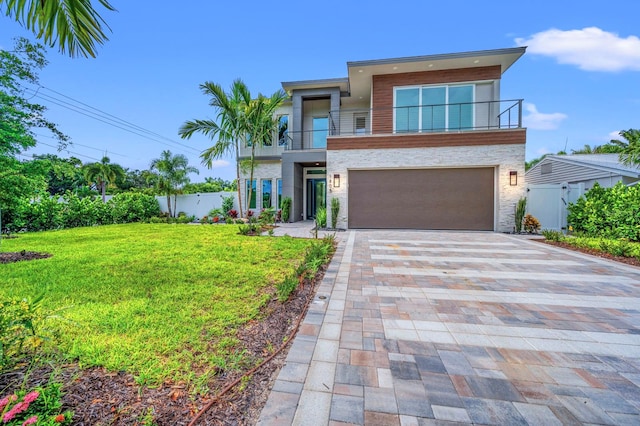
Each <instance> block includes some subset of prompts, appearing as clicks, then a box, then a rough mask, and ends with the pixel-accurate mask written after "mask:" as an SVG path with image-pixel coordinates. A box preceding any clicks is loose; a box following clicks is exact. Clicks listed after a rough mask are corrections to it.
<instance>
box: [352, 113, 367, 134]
mask: <svg viewBox="0 0 640 426" xmlns="http://www.w3.org/2000/svg"><path fill="white" fill-rule="evenodd" d="M353 126H354V129H353V130H354V132H353V133H354V134H356V135H364V134H366V133H367V116H366V115H354V117H353Z"/></svg>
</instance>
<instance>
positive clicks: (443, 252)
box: [259, 231, 640, 425]
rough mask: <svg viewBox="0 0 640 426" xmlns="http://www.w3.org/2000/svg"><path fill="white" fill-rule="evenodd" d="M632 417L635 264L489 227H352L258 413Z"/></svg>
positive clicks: (638, 385)
mask: <svg viewBox="0 0 640 426" xmlns="http://www.w3.org/2000/svg"><path fill="white" fill-rule="evenodd" d="M447 422H459V423H463V424H468V423H475V424H504V425H516V424H536V425H538V424H539V425H553V424H624V425H627V424H640V269H637V268H632V267H628V266H624V265H618V264H614V263H612V262H608V261H603V260H600V259H597V258H593V257H587V256H585V255H581V254H578V253H574V252H570V251H565V250H561V249H557V248H554V247H550V246H547V245H544V244H542V243H539V242H533V241H528V240H525V239H522V238H517V237H512V236H507V235H501V234H495V233H460V232H417V231H349V232H348V233H347V234H346V235H343V236H342V238H341V242H340V247H339V250H338V252H337V253H336V256H335V257H334V261H333V262H332V264H331V267H330V269H329V271H327V274H326V276H325V279H324V281H323V283H322V285H321V286H320V288H319V290H318V294H317V295H316V299H315V300H314V303H313V304H312V307H311V309H310V310H309V312H308V314H307V316H306V318H305V320H304V323H303V325H302V327H301V329H300V332H299V334H298V336H297V337H296V339H295V341H294V343H293V344H292V347H291V349H290V351H289V355H288V357H287V363H286V365H285V366H284V367H283V369H282V370H281V372H280V374H279V376H278V380H277V381H276V383H275V385H274V388H273V389H272V391H271V394H270V397H269V400H268V402H267V405H266V406H265V408H264V410H263V411H262V415H261V418H260V421H259V424H262V425H272V424H282V425H285V424H310V425H322V424H341V423H355V424H384V425H394V424H402V425H420V424H434V423H437V424H449V423H447Z"/></svg>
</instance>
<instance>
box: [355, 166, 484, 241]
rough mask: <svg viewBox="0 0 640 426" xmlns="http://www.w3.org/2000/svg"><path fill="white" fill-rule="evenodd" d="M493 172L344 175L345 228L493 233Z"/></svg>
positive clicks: (407, 171) (402, 171)
mask: <svg viewBox="0 0 640 426" xmlns="http://www.w3.org/2000/svg"><path fill="white" fill-rule="evenodd" d="M494 188H495V184H494V169H493V168H492V167H483V168H464V169H461V168H453V169H448V168H444V169H387V170H351V171H349V201H348V209H349V228H394V229H440V230H445V229H454V230H476V231H491V230H493V227H494Z"/></svg>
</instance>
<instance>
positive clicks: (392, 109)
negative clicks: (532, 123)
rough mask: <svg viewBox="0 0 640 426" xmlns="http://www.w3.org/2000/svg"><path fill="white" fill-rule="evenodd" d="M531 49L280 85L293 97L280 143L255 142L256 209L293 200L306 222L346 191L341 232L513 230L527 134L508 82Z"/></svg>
mask: <svg viewBox="0 0 640 426" xmlns="http://www.w3.org/2000/svg"><path fill="white" fill-rule="evenodd" d="M524 52H525V48H523V47H519V48H508V49H498V50H486V51H477V52H464V53H452V54H441V55H430V56H417V57H407V58H395V59H382V60H370V61H359V62H348V63H347V72H348V76H347V77H345V78H334V79H325V80H307V81H292V82H284V83H282V87H283V88H284V90H285V91H286V92H287V93H288V94H289V95H290V99H289V100H288V101H287V103H286V104H285V105H284V106H283V107H282V108H281V110H280V112H279V117H278V119H279V123H280V126H279V131H278V132H277V133H278V134H277V135H275V137H274V141H273V143H272V144H271V145H270V146H264V147H256V155H257V160H258V161H257V166H256V169H255V172H254V181H253V182H252V185H253V188H254V193H255V194H256V195H255V196H254V197H252V198H254V199H253V200H251V205H250V207H251V208H252V209H256V210H260V209H261V208H265V207H276V206H279V203H280V200H281V198H282V197H291V199H292V210H291V219H290V220H291V221H298V220H307V219H312V218H313V217H314V216H315V213H316V211H317V209H318V208H319V207H323V206H327V207H328V208H327V210H328V213H329V216H330V210H331V209H330V208H329V206H330V204H331V199H332V198H337V199H338V200H339V201H340V214H339V215H338V216H339V217H338V227H342V228H412V229H461V230H490V231H502V232H508V231H512V230H513V228H514V208H515V204H516V202H517V201H518V199H519V198H520V197H522V196H523V195H524V160H525V142H526V130H525V129H524V128H523V127H522V100H519V99H516V100H501V99H500V80H501V78H502V74H503V73H504V72H505V71H506V70H507V69H508V68H509V67H510V66H511V65H513V64H514V63H515V62H516V61H517V60H518V59H519V58H520V57H521V56H522V55H523V54H524ZM249 153H250V148H248V147H246V148H244V149H243V150H242V152H241V158H247V157H248V156H249ZM242 177H243V179H241V185H242V188H245V189H248V185H249V182H248V173H245V174H244V175H243V176H242ZM243 192H244V194H243V198H244V200H243V205H244V206H246V205H247V204H246V197H247V192H248V191H243ZM329 223H330V222H329Z"/></svg>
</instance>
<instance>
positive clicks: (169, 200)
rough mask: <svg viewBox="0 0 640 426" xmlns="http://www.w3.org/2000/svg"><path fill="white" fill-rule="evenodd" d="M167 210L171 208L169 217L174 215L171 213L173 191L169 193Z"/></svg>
mask: <svg viewBox="0 0 640 426" xmlns="http://www.w3.org/2000/svg"><path fill="white" fill-rule="evenodd" d="M167 210H169V217H173V215H172V214H171V193H170V192H169V193H167Z"/></svg>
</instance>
